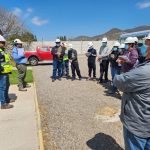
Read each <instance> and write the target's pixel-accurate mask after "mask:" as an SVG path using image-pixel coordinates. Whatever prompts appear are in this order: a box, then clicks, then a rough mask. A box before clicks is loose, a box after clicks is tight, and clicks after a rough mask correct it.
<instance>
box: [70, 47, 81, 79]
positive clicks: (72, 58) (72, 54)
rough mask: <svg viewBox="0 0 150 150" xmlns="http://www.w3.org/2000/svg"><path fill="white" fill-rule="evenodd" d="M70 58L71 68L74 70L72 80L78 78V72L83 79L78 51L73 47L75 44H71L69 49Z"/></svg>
mask: <svg viewBox="0 0 150 150" xmlns="http://www.w3.org/2000/svg"><path fill="white" fill-rule="evenodd" d="M68 58H69V61H70V63H71V70H72V80H75V79H76V74H75V72H76V73H77V75H78V77H79V80H81V79H82V76H81V73H80V69H79V63H78V58H77V51H76V50H75V49H73V45H72V44H69V50H68Z"/></svg>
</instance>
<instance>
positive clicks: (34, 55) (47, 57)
mask: <svg viewBox="0 0 150 150" xmlns="http://www.w3.org/2000/svg"><path fill="white" fill-rule="evenodd" d="M51 48H52V47H49V46H43V47H40V46H38V47H37V48H36V50H35V51H26V52H25V57H26V58H27V60H28V61H29V63H30V64H31V65H32V66H36V65H37V64H38V62H39V61H53V56H52V54H51Z"/></svg>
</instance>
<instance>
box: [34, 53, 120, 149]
mask: <svg viewBox="0 0 150 150" xmlns="http://www.w3.org/2000/svg"><path fill="white" fill-rule="evenodd" d="M79 62H80V68H81V73H82V76H83V77H87V65H86V64H87V62H86V58H85V57H83V56H82V57H80V59H79ZM33 70H34V75H35V81H36V86H37V93H38V100H39V103H40V110H41V116H42V126H43V131H44V140H45V147H46V150H53V149H58V150H88V149H92V150H121V149H122V147H123V138H122V125H121V123H120V122H119V121H118V122H109V123H106V122H103V121H102V120H98V119H96V115H97V112H98V110H99V109H101V108H103V107H106V106H108V107H111V108H117V109H119V108H120V100H119V99H117V98H114V97H110V96H106V91H107V86H108V85H106V84H105V85H103V86H102V85H99V84H97V82H95V81H86V80H85V79H83V80H82V81H79V80H76V81H71V80H66V79H63V80H62V81H56V82H54V83H52V82H51V79H50V76H51V74H52V66H51V65H41V66H36V67H34V69H33ZM98 72H99V66H98V64H97V76H99V73H98Z"/></svg>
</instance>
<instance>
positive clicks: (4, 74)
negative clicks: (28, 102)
mask: <svg viewBox="0 0 150 150" xmlns="http://www.w3.org/2000/svg"><path fill="white" fill-rule="evenodd" d="M5 43H6V40H5V38H4V37H3V36H1V35H0V103H1V109H9V108H12V107H13V105H10V104H9V103H10V102H14V100H10V98H9V96H8V91H9V86H10V83H9V73H11V72H12V68H13V67H12V65H11V63H10V56H9V54H7V53H6V51H5V48H4V47H5Z"/></svg>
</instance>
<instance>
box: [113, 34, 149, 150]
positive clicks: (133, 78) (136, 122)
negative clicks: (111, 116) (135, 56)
mask: <svg viewBox="0 0 150 150" xmlns="http://www.w3.org/2000/svg"><path fill="white" fill-rule="evenodd" d="M128 42H129V41H128ZM145 44H146V45H147V46H148V47H147V55H146V60H145V61H144V63H142V64H139V65H138V66H136V67H135V69H132V70H130V71H128V72H126V73H124V74H121V75H117V76H115V78H114V84H115V86H116V87H117V88H118V89H119V90H120V91H122V92H123V96H122V100H121V102H122V105H121V106H122V107H121V115H120V119H121V122H122V124H123V130H124V132H123V133H124V143H125V150H149V149H150V35H149V36H148V37H146V38H145ZM134 62H135V61H134Z"/></svg>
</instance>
